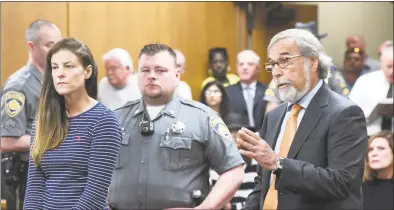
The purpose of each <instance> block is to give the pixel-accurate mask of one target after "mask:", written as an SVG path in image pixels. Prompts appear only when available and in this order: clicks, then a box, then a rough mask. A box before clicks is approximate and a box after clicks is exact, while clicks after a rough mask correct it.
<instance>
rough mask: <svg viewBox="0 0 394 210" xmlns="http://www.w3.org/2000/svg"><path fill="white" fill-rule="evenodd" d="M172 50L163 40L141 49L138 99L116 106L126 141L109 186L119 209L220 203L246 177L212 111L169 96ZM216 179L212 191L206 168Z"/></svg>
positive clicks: (173, 77)
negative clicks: (212, 172)
mask: <svg viewBox="0 0 394 210" xmlns="http://www.w3.org/2000/svg"><path fill="white" fill-rule="evenodd" d="M175 61H176V55H175V53H174V51H173V50H172V49H171V48H169V47H168V46H166V45H164V44H150V45H146V46H144V48H143V49H142V50H141V52H140V55H139V64H138V65H139V68H138V69H139V71H138V85H139V88H140V90H141V93H142V96H143V97H142V99H140V100H137V101H133V102H129V103H127V104H126V105H125V106H124V107H122V108H119V109H118V110H116V112H117V114H118V117H119V120H120V122H121V126H122V127H123V128H124V130H123V142H122V145H121V150H120V154H119V158H118V161H117V164H116V166H115V168H116V170H115V172H114V174H113V177H112V183H111V186H110V188H109V198H108V199H109V204H110V206H111V208H112V209H113V210H116V209H165V208H177V207H179V208H193V207H198V208H201V209H220V208H222V207H223V206H224V205H225V204H226V203H227V202H228V201H230V199H231V198H232V197H233V195H234V194H235V192H236V190H237V189H238V187H239V185H240V184H241V182H242V180H243V175H244V171H243V167H242V165H243V164H244V161H243V159H242V157H241V155H240V154H239V152H238V150H237V147H236V145H235V143H234V142H233V140H232V137H231V134H230V132H229V130H228V129H227V126H226V125H225V124H224V123H223V121H222V119H221V118H220V117H219V116H218V114H217V113H216V112H214V111H213V110H211V109H210V108H208V107H207V106H205V105H203V104H201V103H199V102H196V101H191V100H184V99H180V98H177V97H175V96H174V97H173V94H174V91H175V88H176V86H177V84H178V83H179V80H180V73H179V72H178V71H177V70H176V62H175ZM210 168H212V169H214V170H215V171H216V172H218V174H220V177H219V179H218V181H217V182H216V185H215V187H214V188H213V189H212V190H211V191H210V192H209V183H208V178H209V169H210Z"/></svg>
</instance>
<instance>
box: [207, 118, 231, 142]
mask: <svg viewBox="0 0 394 210" xmlns="http://www.w3.org/2000/svg"><path fill="white" fill-rule="evenodd" d="M210 125H211V127H212V129H213V130H214V131H215V132H216V133H217V134H219V136H221V137H222V138H223V139H225V140H228V141H231V140H230V138H231V133H230V130H228V128H227V126H226V124H225V123H224V122H223V120H222V118H220V117H218V116H215V117H213V118H212V119H211V120H210Z"/></svg>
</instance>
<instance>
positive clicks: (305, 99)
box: [287, 79, 323, 111]
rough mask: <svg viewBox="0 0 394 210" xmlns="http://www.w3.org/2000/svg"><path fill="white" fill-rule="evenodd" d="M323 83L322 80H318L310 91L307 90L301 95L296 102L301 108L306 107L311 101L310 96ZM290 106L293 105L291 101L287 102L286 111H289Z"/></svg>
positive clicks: (313, 94)
mask: <svg viewBox="0 0 394 210" xmlns="http://www.w3.org/2000/svg"><path fill="white" fill-rule="evenodd" d="M322 85H323V80H321V79H320V80H319V82H318V83H317V84H316V85H315V87H313V88H312V90H311V91H309V92H308V93H307V94H306V95H305V96H304V97H302V98H301V99H300V100H299V101H298V104H299V105H300V106H301V107H302V108H303V109H307V108H308V106H309V103H311V101H312V98H313V97H314V96H315V95H316V93H317V91H318V90H319V89H320V87H321V86H322ZM291 106H293V104H292V103H288V104H287V111H290V109H291Z"/></svg>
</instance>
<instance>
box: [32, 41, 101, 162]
mask: <svg viewBox="0 0 394 210" xmlns="http://www.w3.org/2000/svg"><path fill="white" fill-rule="evenodd" d="M61 50H68V51H70V52H72V53H73V54H75V55H76V56H77V57H78V59H79V61H80V62H81V63H82V66H83V67H84V68H87V67H88V66H89V65H91V66H92V75H91V76H90V78H89V79H87V80H86V81H85V88H86V91H87V93H88V95H89V96H90V97H92V98H94V99H96V98H97V73H98V70H97V66H96V63H95V61H94V59H93V56H92V54H91V52H90V50H89V48H88V47H87V46H86V45H85V44H83V43H82V42H81V41H79V40H76V39H73V38H66V39H63V40H61V41H60V42H58V43H56V44H55V45H54V46H53V47H52V48H51V49H50V50H49V52H48V55H47V59H46V63H45V73H44V80H43V85H42V89H41V95H40V102H39V107H38V112H37V121H36V129H35V136H34V141H33V144H32V152H31V155H32V159H33V161H34V163H35V165H36V166H38V165H40V163H41V159H42V156H43V154H44V153H45V152H46V151H48V150H51V149H55V148H56V147H58V146H59V145H60V144H61V143H62V141H63V139H64V138H65V137H66V136H67V134H68V129H69V125H70V123H69V119H68V117H67V107H66V104H65V101H64V96H61V95H59V94H58V93H57V91H56V89H55V86H54V84H53V79H52V65H51V60H52V56H53V55H54V54H56V53H57V52H59V51H61Z"/></svg>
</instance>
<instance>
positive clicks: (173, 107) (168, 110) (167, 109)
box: [133, 96, 180, 121]
mask: <svg viewBox="0 0 394 210" xmlns="http://www.w3.org/2000/svg"><path fill="white" fill-rule="evenodd" d="M179 105H180V98H179V97H177V96H174V97H173V98H172V99H171V101H170V102H168V103H167V104H166V105H165V106H164V108H163V109H162V110H161V111H160V112H159V114H157V116H156V117H155V118H153V119H151V120H152V121H153V120H155V119H156V118H158V117H160V116H161V115H162V114H163V113H164V114H166V115H169V116H171V117H175V113H176V112H177V111H178V110H179V109H178V108H179ZM144 111H145V105H144V100H143V98H141V100H140V101H139V104H138V106H137V109H136V110H135V111H134V114H133V116H136V115H138V114H140V113H142V112H144Z"/></svg>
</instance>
